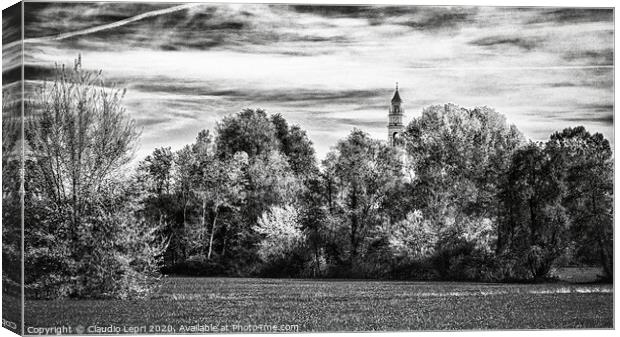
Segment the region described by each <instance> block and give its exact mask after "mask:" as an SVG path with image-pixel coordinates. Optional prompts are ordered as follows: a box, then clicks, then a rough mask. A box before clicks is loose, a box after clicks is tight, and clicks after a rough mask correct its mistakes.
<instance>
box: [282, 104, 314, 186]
mask: <svg viewBox="0 0 620 337" xmlns="http://www.w3.org/2000/svg"><path fill="white" fill-rule="evenodd" d="M271 122H272V123H273V125H274V127H275V135H276V138H277V139H278V140H279V142H280V152H282V154H284V155H285V156H286V157H287V159H288V163H289V165H290V167H291V169H292V170H293V172H295V174H296V175H297V176H299V177H308V176H309V175H311V174H313V173H317V172H318V167H317V163H316V158H315V153H314V148H313V147H312V142H311V141H310V139H308V136H307V135H306V132H305V131H304V130H302V129H301V128H300V127H299V126H297V125H293V126H291V127H289V126H288V123H287V122H286V120H285V119H284V117H282V115H280V114H275V115H273V116H271Z"/></svg>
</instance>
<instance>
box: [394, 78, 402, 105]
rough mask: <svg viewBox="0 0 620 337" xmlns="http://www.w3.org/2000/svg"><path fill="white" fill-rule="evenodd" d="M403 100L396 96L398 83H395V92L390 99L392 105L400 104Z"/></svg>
mask: <svg viewBox="0 0 620 337" xmlns="http://www.w3.org/2000/svg"><path fill="white" fill-rule="evenodd" d="M402 101H403V100H402V99H401V98H400V95H399V94H398V82H396V90H395V91H394V96H393V97H392V103H401V102H402Z"/></svg>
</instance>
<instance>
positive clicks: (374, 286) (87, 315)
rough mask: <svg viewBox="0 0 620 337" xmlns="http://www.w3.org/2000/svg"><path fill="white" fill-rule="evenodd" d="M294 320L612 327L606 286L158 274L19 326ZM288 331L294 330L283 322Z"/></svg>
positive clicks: (34, 310)
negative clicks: (131, 289)
mask: <svg viewBox="0 0 620 337" xmlns="http://www.w3.org/2000/svg"><path fill="white" fill-rule="evenodd" d="M78 324H81V325H84V326H93V325H99V326H109V325H116V326H121V327H122V326H142V325H146V326H149V325H153V324H161V325H165V326H168V327H172V328H173V329H174V331H175V332H177V333H178V332H185V331H180V330H179V329H180V328H181V327H182V326H183V325H196V324H200V325H204V324H207V325H211V326H219V327H222V326H224V325H228V326H229V327H230V326H232V325H234V324H239V325H250V324H251V325H258V324H268V325H278V326H282V327H285V328H287V326H286V325H288V326H291V325H297V327H298V331H300V332H306V331H360V330H364V331H369V330H379V331H395V330H444V329H541V328H555V329H558V328H612V327H613V288H612V286H611V285H587V286H586V285H567V284H561V283H557V284H518V285H512V284H476V283H450V282H441V283H439V282H434V283H429V282H391V281H389V282H387V281H357V280H342V281H340V280H290V279H234V278H176V277H172V278H167V279H165V280H164V284H163V286H162V288H161V289H160V290H159V291H158V292H157V293H156V294H154V295H153V297H152V298H151V299H149V300H141V301H121V300H61V301H27V302H26V327H28V326H37V327H41V326H56V325H70V326H76V325H78ZM293 329H294V327H293Z"/></svg>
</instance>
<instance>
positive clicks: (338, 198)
mask: <svg viewBox="0 0 620 337" xmlns="http://www.w3.org/2000/svg"><path fill="white" fill-rule="evenodd" d="M323 165H324V167H325V171H326V176H327V177H329V179H330V181H329V182H327V184H328V185H329V186H331V187H330V189H332V191H329V193H330V194H332V196H330V198H334V204H335V206H336V207H337V208H338V209H339V212H340V213H341V214H342V216H343V219H342V223H343V225H344V226H346V229H347V231H348V241H349V242H348V249H349V262H350V263H355V260H356V259H357V257H358V253H359V248H360V245H361V244H362V243H363V242H364V239H365V238H366V236H367V235H368V234H369V233H370V232H371V231H372V230H373V229H374V227H375V226H376V225H377V224H378V223H381V215H380V214H379V212H378V209H379V207H380V206H381V204H382V202H383V200H384V199H385V198H386V195H387V194H388V193H389V191H390V189H393V188H394V187H395V186H396V185H398V184H399V183H400V181H401V178H402V162H401V160H400V156H399V154H398V150H397V149H396V148H393V147H390V146H388V145H386V144H384V143H381V142H379V141H377V140H373V139H371V138H370V137H369V135H368V134H366V133H364V132H362V131H360V130H353V131H352V132H351V134H350V135H349V136H348V137H347V138H346V139H345V140H342V141H340V142H338V144H337V145H336V147H335V148H334V150H332V152H331V153H330V154H328V156H327V159H326V160H325V161H324V162H323Z"/></svg>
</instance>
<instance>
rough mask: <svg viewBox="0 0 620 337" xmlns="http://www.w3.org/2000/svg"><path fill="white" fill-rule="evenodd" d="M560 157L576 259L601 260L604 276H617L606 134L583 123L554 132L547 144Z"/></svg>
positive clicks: (611, 168) (610, 155)
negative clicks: (614, 263)
mask: <svg viewBox="0 0 620 337" xmlns="http://www.w3.org/2000/svg"><path fill="white" fill-rule="evenodd" d="M546 146H547V149H548V151H549V152H550V153H552V154H553V155H554V156H558V157H560V159H559V160H561V161H562V168H563V170H564V174H565V182H564V183H565V185H566V193H565V194H564V196H563V199H562V205H563V206H564V207H565V209H566V210H567V212H568V217H569V218H570V228H569V230H568V232H569V233H568V235H569V237H570V240H571V241H572V242H573V243H574V246H575V249H576V257H575V258H576V259H579V260H581V261H584V262H586V263H587V262H590V263H591V262H598V263H600V264H601V265H602V266H603V267H604V272H605V275H604V277H605V278H607V279H609V280H611V278H612V277H613V159H612V151H611V147H610V145H609V141H607V140H606V139H605V138H604V137H603V135H601V134H600V133H596V134H590V133H589V132H588V131H586V129H585V128H584V127H583V126H579V127H575V128H567V129H564V130H563V131H562V132H556V133H554V134H553V135H551V137H550V140H549V141H548V142H547V144H546Z"/></svg>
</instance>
